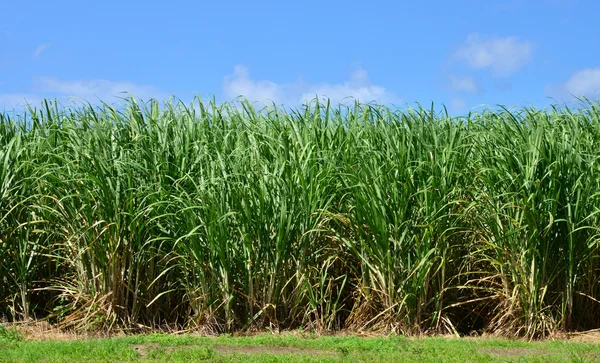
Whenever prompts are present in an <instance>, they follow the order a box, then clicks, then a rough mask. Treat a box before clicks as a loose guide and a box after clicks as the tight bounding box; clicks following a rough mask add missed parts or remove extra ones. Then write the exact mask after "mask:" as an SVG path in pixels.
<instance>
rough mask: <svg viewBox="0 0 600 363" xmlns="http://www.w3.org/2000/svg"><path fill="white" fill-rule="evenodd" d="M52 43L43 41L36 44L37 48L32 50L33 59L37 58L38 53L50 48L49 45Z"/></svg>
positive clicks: (40, 53)
mask: <svg viewBox="0 0 600 363" xmlns="http://www.w3.org/2000/svg"><path fill="white" fill-rule="evenodd" d="M51 45H52V43H44V44H40V45H38V46H37V48H35V50H34V51H33V59H36V58H39V56H40V55H42V53H43V52H44V51H45V50H46V49H48V48H50V46H51Z"/></svg>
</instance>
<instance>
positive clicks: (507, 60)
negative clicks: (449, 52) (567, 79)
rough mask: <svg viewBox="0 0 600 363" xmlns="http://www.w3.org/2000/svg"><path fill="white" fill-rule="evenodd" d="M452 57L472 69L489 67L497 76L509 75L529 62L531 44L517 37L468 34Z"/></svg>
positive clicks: (530, 58)
mask: <svg viewBox="0 0 600 363" xmlns="http://www.w3.org/2000/svg"><path fill="white" fill-rule="evenodd" d="M454 58H455V59H458V60H460V61H463V62H465V63H466V64H467V65H468V66H469V67H471V68H474V69H490V70H491V71H492V72H493V73H494V74H495V75H497V76H509V75H511V74H513V73H515V72H516V71H518V70H519V69H521V68H522V67H524V66H525V65H526V64H527V63H529V62H531V60H532V58H533V56H532V45H531V43H530V42H528V41H526V40H521V39H519V38H518V37H515V36H511V37H486V36H482V35H480V34H477V33H473V34H469V36H467V39H466V40H465V41H464V42H463V44H461V45H460V47H459V48H458V49H457V50H456V52H455V53H454Z"/></svg>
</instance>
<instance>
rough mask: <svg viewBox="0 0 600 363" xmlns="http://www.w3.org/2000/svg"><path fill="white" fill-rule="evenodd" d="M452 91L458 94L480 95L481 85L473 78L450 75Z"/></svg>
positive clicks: (449, 80)
mask: <svg viewBox="0 0 600 363" xmlns="http://www.w3.org/2000/svg"><path fill="white" fill-rule="evenodd" d="M448 83H449V87H450V89H452V90H453V91H456V92H467V93H478V92H479V85H478V82H477V80H476V79H475V77H473V76H460V75H456V74H450V75H449V76H448Z"/></svg>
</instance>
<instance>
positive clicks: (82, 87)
mask: <svg viewBox="0 0 600 363" xmlns="http://www.w3.org/2000/svg"><path fill="white" fill-rule="evenodd" d="M33 85H34V89H35V90H37V91H39V92H42V93H45V94H57V95H60V96H64V97H74V98H79V99H85V100H86V101H90V102H94V101H96V100H101V101H105V102H108V101H111V100H114V99H116V98H117V97H121V98H122V97H124V96H127V94H131V95H133V96H135V97H136V98H141V99H149V98H158V99H161V98H164V97H166V96H167V95H166V94H165V93H163V92H161V91H160V90H159V89H158V88H156V87H154V86H150V85H145V84H138V83H133V82H127V81H109V80H106V79H83V80H63V79H59V78H56V77H38V78H35V79H34V82H33Z"/></svg>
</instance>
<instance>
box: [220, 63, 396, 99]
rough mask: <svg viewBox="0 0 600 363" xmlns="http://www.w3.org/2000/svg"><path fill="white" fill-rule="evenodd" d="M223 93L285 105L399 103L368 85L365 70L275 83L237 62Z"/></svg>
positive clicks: (389, 94)
mask: <svg viewBox="0 0 600 363" xmlns="http://www.w3.org/2000/svg"><path fill="white" fill-rule="evenodd" d="M223 93H224V95H225V97H226V98H227V99H234V98H236V97H239V96H243V97H246V98H247V99H248V100H250V101H253V102H259V103H271V102H274V103H275V104H285V105H289V106H294V105H298V104H302V103H304V102H306V101H310V100H312V99H314V98H315V97H318V98H329V99H330V100H331V101H332V102H334V103H339V102H342V101H343V100H345V99H353V100H358V101H361V102H371V101H376V102H379V103H399V102H402V100H401V98H400V97H398V96H397V95H396V94H394V93H393V92H391V91H389V90H387V89H386V88H384V87H382V86H378V85H373V84H371V82H370V80H369V76H368V73H367V71H365V70H364V69H362V68H359V69H357V70H355V71H354V72H353V73H352V74H351V75H350V79H349V80H348V81H346V82H343V83H316V84H309V83H308V84H307V83H304V82H302V81H296V82H292V83H276V82H272V81H269V80H255V79H252V77H251V76H250V72H249V70H248V68H246V67H244V66H240V65H237V66H235V67H234V70H233V73H232V74H230V75H227V76H225V78H224V80H223Z"/></svg>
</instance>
